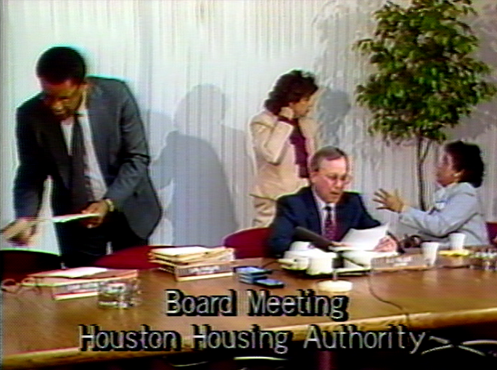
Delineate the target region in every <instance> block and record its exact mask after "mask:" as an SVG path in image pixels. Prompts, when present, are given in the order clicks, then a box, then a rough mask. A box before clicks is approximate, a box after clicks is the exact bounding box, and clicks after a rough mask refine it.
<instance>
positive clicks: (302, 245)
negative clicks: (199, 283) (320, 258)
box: [290, 241, 311, 252]
mask: <svg viewBox="0 0 497 370" xmlns="http://www.w3.org/2000/svg"><path fill="white" fill-rule="evenodd" d="M310 248H311V242H304V241H296V242H293V243H292V244H291V245H290V251H292V252H299V251H307V250H309V249H310Z"/></svg>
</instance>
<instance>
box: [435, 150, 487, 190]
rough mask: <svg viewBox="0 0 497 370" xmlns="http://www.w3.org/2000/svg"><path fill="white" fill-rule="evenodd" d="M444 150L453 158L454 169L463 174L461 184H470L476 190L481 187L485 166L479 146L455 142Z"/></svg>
mask: <svg viewBox="0 0 497 370" xmlns="http://www.w3.org/2000/svg"><path fill="white" fill-rule="evenodd" d="M444 150H445V152H446V153H447V154H449V155H450V156H451V157H452V161H453V162H454V169H455V170H456V171H458V172H461V177H460V178H459V182H469V183H470V184H471V185H473V186H474V187H475V188H478V187H480V186H481V184H482V182H483V175H484V172H485V165H484V164H483V160H482V158H481V150H480V148H479V147H478V145H476V144H468V143H464V142H462V141H454V142H452V143H448V144H447V145H445V148H444Z"/></svg>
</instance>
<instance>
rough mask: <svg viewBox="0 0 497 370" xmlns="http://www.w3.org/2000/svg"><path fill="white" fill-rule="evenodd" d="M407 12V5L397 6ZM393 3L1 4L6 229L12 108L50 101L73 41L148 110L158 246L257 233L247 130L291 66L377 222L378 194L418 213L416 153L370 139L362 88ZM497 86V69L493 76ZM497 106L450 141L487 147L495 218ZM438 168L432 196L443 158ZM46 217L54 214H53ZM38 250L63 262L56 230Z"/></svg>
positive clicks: (491, 6)
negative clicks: (377, 21)
mask: <svg viewBox="0 0 497 370" xmlns="http://www.w3.org/2000/svg"><path fill="white" fill-rule="evenodd" d="M399 2H401V3H406V2H407V0H399ZM474 3H475V6H476V8H477V9H478V10H479V11H480V16H479V17H477V18H475V19H472V20H471V23H472V25H473V26H474V29H475V31H476V33H477V35H478V36H479V37H480V38H481V40H482V48H481V51H480V53H479V56H480V57H481V58H482V59H483V60H485V61H486V62H487V63H489V64H491V65H492V66H493V67H495V68H497V23H496V22H495V19H497V5H496V4H495V1H494V0H476V1H475V2H474ZM382 4H383V0H370V1H366V0H3V1H2V13H1V27H2V29H1V46H2V48H1V53H2V54H1V63H2V66H1V67H2V68H1V82H2V83H1V89H2V91H1V92H2V99H1V103H0V104H1V107H0V108H1V110H0V115H1V122H2V124H1V149H0V150H1V171H2V178H1V180H0V181H1V215H0V221H1V225H4V224H6V223H7V222H9V221H11V220H12V218H13V210H12V181H13V177H14V175H15V168H16V166H17V157H16V145H15V136H14V129H15V109H16V107H17V106H19V105H20V104H21V103H22V102H23V101H24V100H26V99H28V98H29V97H31V96H32V95H33V94H35V93H37V92H38V91H39V86H38V82H37V80H36V77H35V73H34V68H35V63H36V61H37V59H38V57H39V55H40V54H41V53H42V52H43V51H44V50H46V49H47V48H49V47H51V46H54V45H71V46H74V47H76V48H78V49H79V50H80V51H81V52H83V53H84V55H85V56H86V58H87V61H88V64H89V67H90V72H91V73H92V74H96V75H106V76H113V77H117V78H122V79H124V80H126V81H127V82H128V83H129V85H130V87H131V88H132V90H133V92H134V93H135V96H136V98H137V100H138V103H139V105H140V108H141V112H142V116H143V119H144V122H145V125H146V130H147V133H148V138H149V141H150V148H151V155H152V158H153V161H152V166H151V172H152V177H153V181H154V184H155V186H156V188H157V190H158V192H159V196H160V199H161V201H162V204H163V206H164V209H165V213H164V218H163V220H162V221H161V223H160V225H159V227H158V228H157V230H156V231H155V233H154V234H153V236H152V242H153V243H155V244H171V243H174V244H176V245H179V244H204V245H218V244H220V243H221V241H222V238H223V236H224V235H226V234H228V233H231V232H233V231H235V230H237V229H241V228H245V227H249V226H250V222H251V219H252V208H251V200H250V197H249V196H248V193H249V190H250V188H251V184H252V178H253V162H252V158H251V152H250V144H249V137H248V126H247V124H248V121H249V120H250V117H251V116H252V115H254V114H256V113H257V112H258V111H259V110H260V109H261V107H262V102H263V101H264V99H265V98H266V95H267V93H268V91H269V90H270V89H271V87H272V85H273V83H274V81H275V80H276V79H277V78H278V76H280V75H281V74H283V73H286V72H288V71H289V70H291V69H304V70H309V71H312V72H314V73H316V75H317V77H318V80H319V83H320V85H321V86H322V87H323V96H322V99H321V102H320V104H319V107H318V110H317V113H316V114H317V117H318V119H319V120H320V121H321V123H322V125H323V126H322V130H321V133H322V138H323V143H324V144H333V145H338V146H340V147H341V148H343V149H345V150H346V151H347V152H348V153H350V154H351V155H352V156H353V158H354V167H353V172H354V183H353V185H352V187H353V188H354V189H356V190H359V191H361V192H362V193H363V194H364V197H365V199H366V203H367V205H368V206H369V209H370V210H371V213H372V214H373V215H374V216H376V217H377V218H378V219H380V220H382V221H384V222H391V224H392V227H393V229H394V230H396V231H397V232H399V233H402V232H403V230H401V229H397V225H396V217H394V216H393V215H390V214H388V213H387V212H385V211H383V212H380V211H377V210H375V206H374V204H373V203H372V201H371V198H372V194H373V192H374V191H375V190H376V189H377V188H379V187H382V188H385V189H393V188H398V189H400V190H401V192H402V194H404V195H405V196H406V198H407V199H408V200H409V201H411V202H412V203H413V204H415V203H416V199H417V198H416V196H417V194H416V191H417V190H416V185H415V179H414V174H415V172H414V171H415V166H414V164H415V162H414V147H413V146H412V145H409V144H405V145H402V146H386V145H385V144H384V143H383V142H382V141H381V140H380V139H379V138H372V137H370V136H369V135H368V134H367V133H366V130H365V127H366V124H367V121H368V113H367V111H365V110H364V109H361V108H358V107H357V105H356V104H355V101H354V89H355V86H356V85H357V84H358V83H361V82H363V81H364V80H365V78H366V76H367V75H368V73H370V72H371V67H370V66H368V65H367V63H366V61H365V59H364V58H363V57H361V56H360V55H358V53H357V52H355V51H353V50H352V48H351V46H352V44H353V43H354V41H356V40H358V39H359V38H362V37H366V36H367V35H369V34H370V33H371V30H372V29H373V27H374V22H373V19H372V12H374V11H375V10H376V9H378V8H379V7H380V6H381V5H382ZM494 76H497V72H496V73H494ZM496 121H497V107H496V100H494V101H493V102H491V103H488V104H485V105H482V106H481V107H479V109H478V111H477V112H476V113H475V114H474V115H473V116H472V117H471V118H469V119H467V120H466V121H465V122H464V124H463V125H461V127H459V128H457V129H456V130H454V131H453V132H452V133H451V139H465V140H468V141H472V142H476V143H478V144H479V145H481V147H482V149H483V152H484V155H485V161H486V163H487V177H486V180H485V184H484V186H483V187H482V189H481V192H482V196H483V197H484V199H485V202H484V203H485V213H486V216H487V219H488V220H497V170H496V168H495V160H496V158H497V144H496V143H497V122H496ZM435 152H436V150H435V151H434V152H433V153H432V156H431V157H430V158H429V161H428V165H427V168H426V170H427V172H428V176H427V184H428V189H427V193H431V191H432V190H433V175H432V172H433V165H434V163H435V158H436V156H435V154H436V153H435ZM45 212H49V209H48V207H45ZM36 247H37V248H40V249H43V250H47V251H53V252H57V251H58V247H57V243H56V240H55V238H54V235H53V230H52V228H51V225H49V224H47V225H45V227H44V229H43V232H42V235H41V238H40V240H39V241H38V243H37V245H36Z"/></svg>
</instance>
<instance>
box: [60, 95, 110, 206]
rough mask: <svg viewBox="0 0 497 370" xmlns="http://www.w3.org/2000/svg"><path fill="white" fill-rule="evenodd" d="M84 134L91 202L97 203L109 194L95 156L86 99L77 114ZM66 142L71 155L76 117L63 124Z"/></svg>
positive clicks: (86, 171)
mask: <svg viewBox="0 0 497 370" xmlns="http://www.w3.org/2000/svg"><path fill="white" fill-rule="evenodd" d="M76 114H77V116H78V120H79V124H80V125H81V130H82V132H83V142H84V146H85V154H86V155H85V158H84V160H85V176H86V177H87V179H88V182H89V184H90V189H89V192H90V194H91V195H92V197H93V199H90V201H97V200H101V199H103V198H104V195H105V193H106V192H107V185H106V184H105V181H104V177H103V175H102V171H101V170H100V165H99V164H98V161H97V155H96V154H95V147H94V146H93V138H92V132H91V127H90V119H89V117H88V110H87V109H86V104H85V99H84V98H83V101H82V103H81V105H80V107H79V108H78V110H77V112H76ZM61 127H62V132H63V134H64V140H65V142H66V147H67V152H68V154H69V155H71V142H72V133H73V127H74V117H72V116H71V117H69V118H67V119H65V120H63V121H62V122H61Z"/></svg>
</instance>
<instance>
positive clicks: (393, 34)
mask: <svg viewBox="0 0 497 370" xmlns="http://www.w3.org/2000/svg"><path fill="white" fill-rule="evenodd" d="M469 14H475V11H474V9H473V8H472V3H471V1H470V0H412V2H411V5H410V6H408V7H401V6H400V5H398V4H395V3H393V2H387V3H386V4H385V5H384V6H383V7H382V8H381V9H379V10H378V11H377V12H375V14H374V17H375V19H376V20H377V27H376V30H375V32H374V35H373V37H371V38H366V39H363V40H359V41H358V42H357V43H356V44H355V45H354V47H355V48H356V49H357V50H358V51H359V52H361V53H362V54H363V55H365V56H366V57H368V58H369V62H370V63H371V64H373V65H375V66H376V68H377V72H376V73H374V74H372V75H371V76H369V78H368V80H367V81H366V83H364V84H361V85H359V86H357V89H356V94H357V95H356V98H357V101H358V103H359V104H361V105H363V106H366V107H367V108H369V109H370V110H371V112H372V114H373V119H372V121H371V123H370V125H369V127H368V131H369V132H370V133H373V134H374V133H377V134H381V135H382V136H383V137H384V138H385V139H388V140H394V141H402V140H408V139H413V138H420V137H421V138H426V139H429V140H434V141H442V140H445V139H446V134H445V133H444V130H445V129H446V128H448V127H453V126H455V125H457V124H458V123H459V122H460V119H461V118H462V117H464V116H467V115H469V114H470V113H471V111H472V109H473V107H474V106H475V105H477V104H479V103H481V102H482V101H485V100H489V99H491V98H492V97H493V96H494V95H495V94H496V92H497V89H496V87H495V86H494V85H492V84H490V83H488V82H486V81H485V77H486V76H487V75H488V74H489V73H490V68H489V67H488V66H487V65H486V64H484V63H482V62H481V61H478V60H476V59H474V58H473V56H472V53H473V52H474V51H475V50H476V49H477V47H478V39H477V38H476V37H475V36H474V35H473V33H472V31H471V28H470V26H469V25H468V24H466V23H465V22H464V18H465V17H466V16H467V15H469Z"/></svg>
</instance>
